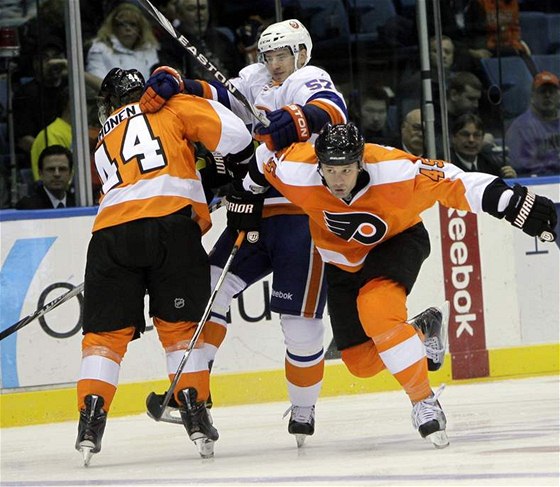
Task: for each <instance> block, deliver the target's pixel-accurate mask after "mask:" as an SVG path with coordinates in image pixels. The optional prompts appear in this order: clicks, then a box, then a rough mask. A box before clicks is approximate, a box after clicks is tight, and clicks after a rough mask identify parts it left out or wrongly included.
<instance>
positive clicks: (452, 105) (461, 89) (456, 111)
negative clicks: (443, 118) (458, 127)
mask: <svg viewBox="0 0 560 487" xmlns="http://www.w3.org/2000/svg"><path fill="white" fill-rule="evenodd" d="M482 90H483V86H482V82H481V81H480V79H478V77H477V76H476V75H474V74H473V73H470V72H468V71H459V72H457V73H454V74H453V75H452V76H451V77H450V79H449V84H448V86H447V119H448V127H453V125H454V123H455V120H456V119H457V118H458V117H459V116H461V115H463V114H465V113H474V114H476V115H479V116H480V117H481V118H483V119H484V121H485V126H486V129H487V131H486V132H485V133H484V139H483V142H484V145H485V146H488V147H490V148H491V147H493V146H494V145H495V139H494V134H497V133H500V124H499V122H498V121H497V120H495V119H494V118H493V117H492V116H491V114H490V111H489V110H488V109H487V107H482V108H481V106H480V102H481V98H482ZM437 120H438V119H436V122H437ZM436 146H437V150H438V154H440V157H441V156H442V154H441V147H442V143H441V127H439V125H437V124H436Z"/></svg>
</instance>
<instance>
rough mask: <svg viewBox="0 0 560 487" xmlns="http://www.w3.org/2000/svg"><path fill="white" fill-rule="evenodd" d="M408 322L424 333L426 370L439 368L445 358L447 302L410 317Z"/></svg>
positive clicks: (447, 319) (447, 320) (447, 318)
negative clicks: (426, 359) (439, 306)
mask: <svg viewBox="0 0 560 487" xmlns="http://www.w3.org/2000/svg"><path fill="white" fill-rule="evenodd" d="M409 323H410V324H411V325H412V326H414V327H415V328H416V329H417V330H420V331H421V332H422V334H423V335H424V347H425V349H426V357H427V358H428V370H429V371H431V372H433V371H436V370H439V369H440V368H441V366H442V365H443V361H444V360H445V351H446V348H447V327H448V325H449V302H448V301H446V302H445V303H443V306H442V307H441V308H435V307H434V308H428V309H427V310H425V311H423V312H422V313H420V314H419V315H416V316H415V317H414V318H412V319H411V320H410V321H409Z"/></svg>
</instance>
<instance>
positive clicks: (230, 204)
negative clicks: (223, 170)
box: [226, 189, 264, 243]
mask: <svg viewBox="0 0 560 487" xmlns="http://www.w3.org/2000/svg"><path fill="white" fill-rule="evenodd" d="M226 199H227V205H226V210H227V226H228V227H230V228H233V229H234V230H245V231H247V232H248V233H247V241H249V242H251V243H253V242H256V241H257V240H258V229H259V227H260V223H261V217H262V209H263V200H264V198H263V196H262V195H256V194H253V193H251V192H250V191H240V190H238V189H232V190H231V191H230V192H229V194H228V195H227V197H226Z"/></svg>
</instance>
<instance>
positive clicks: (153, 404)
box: [146, 231, 245, 421]
mask: <svg viewBox="0 0 560 487" xmlns="http://www.w3.org/2000/svg"><path fill="white" fill-rule="evenodd" d="M244 238H245V231H241V232H239V235H238V236H237V239H236V240H235V243H234V244H233V248H232V249H231V252H230V254H229V257H228V259H227V261H226V263H225V265H224V268H223V269H222V273H221V274H220V277H219V278H218V282H216V287H215V288H214V290H213V291H212V294H211V295H210V299H209V300H208V304H207V305H206V309H205V310H204V313H203V314H202V318H201V319H200V321H199V322H198V324H197V325H196V329H195V331H194V334H193V337H192V338H191V340H190V343H189V345H188V347H187V349H186V350H185V353H184V355H183V358H182V359H181V362H180V363H179V366H178V367H177V371H176V372H175V377H173V381H171V385H170V386H169V389H168V390H167V392H166V393H165V396H164V397H163V401H162V400H161V395H158V394H156V393H155V392H151V393H150V394H149V395H148V397H147V398H146V407H147V409H148V416H150V417H151V418H153V419H155V420H156V421H160V420H161V418H162V416H163V414H164V412H165V408H166V407H167V405H168V404H169V401H170V400H171V398H172V397H173V392H174V391H175V387H177V383H178V382H179V378H180V377H181V373H182V372H183V369H184V368H185V365H186V364H187V361H188V360H189V357H190V355H191V352H192V351H193V349H194V347H195V345H196V342H197V340H198V337H199V336H200V334H201V333H202V329H203V328H204V325H205V324H206V320H207V319H208V317H209V316H210V311H211V310H212V305H213V304H214V300H215V299H216V295H217V294H218V291H219V290H220V288H221V287H222V283H223V282H224V280H225V278H226V274H227V273H228V271H229V268H230V266H231V263H232V261H233V258H234V257H235V255H236V254H237V251H238V250H239V248H240V247H241V244H242V243H243V239H244Z"/></svg>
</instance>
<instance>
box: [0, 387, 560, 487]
mask: <svg viewBox="0 0 560 487" xmlns="http://www.w3.org/2000/svg"><path fill="white" fill-rule="evenodd" d="M559 395H560V391H559V378H558V377H557V376H544V377H537V378H528V379H515V380H504V381H492V382H490V381H489V382H481V383H461V384H450V385H448V386H447V388H446V389H445V391H444V393H443V394H442V396H441V398H440V402H441V404H442V406H443V409H444V411H445V413H446V415H447V419H448V429H447V431H448V435H449V439H450V442H451V445H450V446H449V447H448V448H446V449H444V450H436V449H434V448H433V447H432V445H431V444H430V443H429V442H428V441H427V440H423V439H421V438H420V435H419V434H418V432H416V431H414V430H413V429H412V426H411V420H410V411H411V406H410V404H409V402H408V400H407V398H406V396H405V394H404V393H403V392H385V393H378V394H362V395H353V396H345V397H336V398H322V399H321V400H320V401H319V403H318V405H317V417H316V420H317V423H316V431H315V435H314V436H312V437H310V438H308V439H307V441H306V443H305V446H304V447H303V448H302V449H300V450H298V449H297V448H296V442H295V439H294V438H293V437H292V436H291V435H289V434H288V432H287V419H285V420H282V414H283V412H284V411H285V409H286V407H287V404H286V403H269V404H259V405H254V406H253V405H251V406H236V407H219V405H215V406H214V408H213V409H212V415H213V417H214V424H215V425H216V427H217V428H218V430H219V432H220V439H219V440H218V442H217V443H216V447H215V458H214V459H212V460H203V459H201V458H200V457H199V456H198V454H197V453H196V450H195V447H194V444H193V443H192V442H191V441H189V440H188V438H187V435H186V432H185V430H184V428H183V427H182V426H181V425H172V424H168V423H156V422H155V421H153V420H151V419H150V418H148V417H147V416H146V415H138V416H131V417H126V418H109V422H108V425H107V429H106V431H105V436H104V438H103V448H102V451H101V452H100V453H99V454H97V455H94V457H93V459H92V460H91V463H90V466H89V467H88V468H84V467H83V466H82V458H81V455H80V453H78V452H77V451H75V450H74V441H75V437H76V431H77V420H76V422H70V423H68V422H67V423H55V424H50V425H40V426H29V427H20V428H7V429H2V430H0V434H1V437H0V445H1V462H0V467H1V471H0V479H1V485H2V486H22V487H23V486H74V485H75V486H85V485H88V486H89V485H91V486H132V485H135V486H146V485H154V486H155V485H158V486H178V485H203V486H205V485H206V486H225V485H228V486H231V485H238V486H244V485H266V486H296V485H297V486H318V485H325V486H334V485H339V486H362V485H413V486H418V485H430V486H445V485H477V486H478V485H508V486H509V485H528V486H529V485H530V486H532V487H535V486H540V485H556V486H557V485H559V484H560V455H559V453H560V451H559V442H560V439H559V414H560V413H559V412H560V401H559ZM22 414H25V413H24V412H23V411H22Z"/></svg>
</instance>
